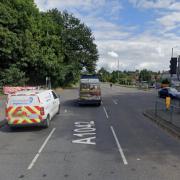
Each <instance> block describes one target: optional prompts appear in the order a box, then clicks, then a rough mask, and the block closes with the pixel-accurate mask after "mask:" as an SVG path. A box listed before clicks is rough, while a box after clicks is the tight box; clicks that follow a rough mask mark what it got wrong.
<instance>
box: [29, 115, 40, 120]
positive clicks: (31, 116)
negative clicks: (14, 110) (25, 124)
mask: <svg viewBox="0 0 180 180" xmlns="http://www.w3.org/2000/svg"><path fill="white" fill-rule="evenodd" d="M28 118H29V119H36V118H39V116H38V115H37V114H30V115H29V116H28Z"/></svg>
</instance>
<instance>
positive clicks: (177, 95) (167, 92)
mask: <svg viewBox="0 0 180 180" xmlns="http://www.w3.org/2000/svg"><path fill="white" fill-rule="evenodd" d="M158 95H159V97H160V98H166V97H168V96H169V97H171V98H172V99H180V92H179V91H177V89H175V88H171V87H165V88H162V89H160V90H159V92H158Z"/></svg>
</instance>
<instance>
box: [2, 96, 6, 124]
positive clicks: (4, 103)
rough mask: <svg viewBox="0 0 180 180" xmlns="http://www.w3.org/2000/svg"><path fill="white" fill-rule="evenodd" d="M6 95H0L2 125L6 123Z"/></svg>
mask: <svg viewBox="0 0 180 180" xmlns="http://www.w3.org/2000/svg"><path fill="white" fill-rule="evenodd" d="M6 98H7V97H6V96H0V126H2V125H4V124H5V107H6Z"/></svg>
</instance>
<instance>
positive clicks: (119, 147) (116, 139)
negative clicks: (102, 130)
mask: <svg viewBox="0 0 180 180" xmlns="http://www.w3.org/2000/svg"><path fill="white" fill-rule="evenodd" d="M111 131H112V133H113V136H114V139H115V141H116V144H117V147H118V150H119V153H120V155H121V157H122V160H123V163H124V165H128V162H127V160H126V157H125V155H124V152H123V150H122V148H121V145H120V143H119V141H118V138H117V136H116V133H115V131H114V128H113V127H112V126H111Z"/></svg>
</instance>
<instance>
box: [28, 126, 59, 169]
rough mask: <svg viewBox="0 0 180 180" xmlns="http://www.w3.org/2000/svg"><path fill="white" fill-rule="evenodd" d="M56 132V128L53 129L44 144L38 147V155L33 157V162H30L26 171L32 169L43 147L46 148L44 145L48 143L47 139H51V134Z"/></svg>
mask: <svg viewBox="0 0 180 180" xmlns="http://www.w3.org/2000/svg"><path fill="white" fill-rule="evenodd" d="M55 130H56V128H53V129H52V131H51V132H50V134H49V135H48V137H47V138H46V139H45V141H44V143H43V144H42V146H41V147H40V149H39V151H38V153H37V154H36V155H35V157H34V158H33V160H32V161H31V163H30V164H29V166H28V168H27V170H30V169H32V167H33V166H34V164H35V163H36V161H37V159H38V157H39V156H40V154H41V152H42V151H43V149H44V147H45V146H46V144H47V143H48V141H49V139H50V138H51V136H52V134H53V133H54V131H55Z"/></svg>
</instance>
